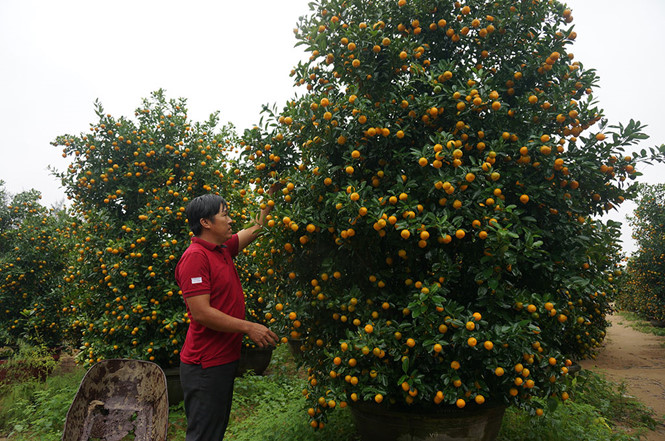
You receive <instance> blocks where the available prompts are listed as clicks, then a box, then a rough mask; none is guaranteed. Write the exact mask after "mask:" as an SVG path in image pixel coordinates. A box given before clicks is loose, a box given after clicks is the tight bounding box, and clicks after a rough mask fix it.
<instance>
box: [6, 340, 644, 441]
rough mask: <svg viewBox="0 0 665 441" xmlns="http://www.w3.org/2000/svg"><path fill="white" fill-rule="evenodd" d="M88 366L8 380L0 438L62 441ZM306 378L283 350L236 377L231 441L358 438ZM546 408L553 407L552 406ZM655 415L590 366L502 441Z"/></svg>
mask: <svg viewBox="0 0 665 441" xmlns="http://www.w3.org/2000/svg"><path fill="white" fill-rule="evenodd" d="M84 373H85V370H84V369H83V368H80V367H76V368H74V369H73V370H72V371H71V372H63V371H58V370H57V369H56V371H55V372H54V374H53V375H51V376H49V378H47V379H46V381H45V382H37V381H27V382H22V383H19V384H12V385H3V386H0V436H6V437H8V438H9V439H10V440H17V441H27V440H34V439H40V440H45V441H48V440H54V441H55V440H59V439H60V437H61V431H62V425H63V421H64V417H65V415H66V412H67V409H68V408H69V404H70V403H71V400H72V399H73V397H74V395H75V393H76V390H77V389H78V385H79V383H80V381H81V378H82V377H83V375H84ZM303 387H304V379H303V378H302V375H300V373H299V372H298V371H296V369H295V367H294V364H293V361H292V359H291V358H290V354H289V353H288V351H287V350H286V348H284V347H281V348H278V350H276V351H275V353H274V357H273V362H272V364H271V367H270V368H269V371H268V372H267V375H265V376H254V375H247V376H245V377H243V378H240V379H238V380H236V387H235V399H234V407H233V411H232V421H231V423H230V426H229V429H228V432H227V437H226V438H225V439H228V440H230V441H250V440H251V441H255V440H262V441H281V440H284V441H286V440H288V441H310V440H311V441H314V440H317V441H333V440H334V441H358V439H359V438H358V436H357V434H356V430H355V426H354V422H353V419H352V417H351V413H350V411H349V410H348V409H340V410H339V411H336V412H334V415H333V417H332V418H331V419H330V421H329V422H328V424H327V426H326V428H325V429H323V430H322V431H319V432H314V431H313V430H312V429H311V428H310V427H309V425H308V424H307V420H306V415H305V413H304V412H303V406H304V399H303V397H302V389H303ZM545 407H546V406H545ZM655 424H656V422H655V420H654V418H653V415H652V414H651V413H650V412H649V411H648V410H647V409H646V408H645V407H644V406H642V405H641V404H640V403H638V402H636V401H635V400H634V399H629V398H626V397H625V394H624V391H623V388H622V386H621V385H616V384H612V383H609V382H607V381H606V380H604V379H603V378H602V377H601V376H598V375H595V374H592V373H591V372H585V371H583V372H582V373H581V374H580V375H579V376H578V377H577V378H576V379H575V380H574V388H573V393H572V397H571V399H570V400H568V401H567V402H566V404H565V405H563V404H560V405H558V406H557V407H556V409H552V410H549V411H548V412H546V413H545V415H544V416H542V417H532V416H530V415H528V414H527V413H526V412H523V411H520V410H517V409H508V411H507V412H506V416H505V418H504V424H503V427H502V431H501V434H500V437H499V441H527V440H528V441H564V440H565V441H569V440H571V439H574V440H579V441H636V440H638V439H639V435H640V434H641V433H643V432H645V431H647V430H649V429H650V428H653V427H654V426H655ZM185 427H186V420H185V416H184V411H183V408H182V405H176V406H172V407H171V409H170V412H169V438H168V439H169V440H170V441H183V440H184V438H185Z"/></svg>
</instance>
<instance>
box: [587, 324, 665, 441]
mask: <svg viewBox="0 0 665 441" xmlns="http://www.w3.org/2000/svg"><path fill="white" fill-rule="evenodd" d="M609 321H610V322H611V323H612V326H611V327H610V328H609V329H608V331H607V339H606V340H605V345H604V348H603V349H602V350H601V352H600V353H599V354H598V357H597V358H596V359H595V360H585V361H583V362H582V363H581V364H582V367H583V368H584V369H589V370H592V371H597V372H599V373H603V374H605V375H606V377H607V378H608V379H609V380H611V381H613V382H615V383H621V382H622V381H623V382H624V383H625V384H626V386H627V389H628V393H630V394H631V395H633V396H635V397H636V398H638V399H639V400H640V401H641V402H642V403H644V404H646V405H647V406H649V407H651V408H653V410H654V411H655V412H656V415H657V416H658V417H662V416H664V415H665V338H664V337H657V336H655V335H651V334H643V333H641V332H639V331H636V330H634V329H633V328H631V327H630V326H628V324H627V320H626V319H624V318H622V317H621V316H611V317H609ZM645 441H665V426H663V425H661V426H660V428H659V430H657V431H656V432H650V433H648V435H647V437H646V439H645Z"/></svg>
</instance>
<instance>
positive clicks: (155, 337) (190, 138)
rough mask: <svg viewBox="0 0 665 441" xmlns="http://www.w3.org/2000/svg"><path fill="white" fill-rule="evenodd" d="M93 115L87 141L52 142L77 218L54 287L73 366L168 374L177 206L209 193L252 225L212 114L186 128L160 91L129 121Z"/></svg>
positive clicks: (179, 237) (174, 323) (177, 342)
mask: <svg viewBox="0 0 665 441" xmlns="http://www.w3.org/2000/svg"><path fill="white" fill-rule="evenodd" d="M96 113H97V116H98V117H99V121H98V122H97V123H95V124H92V125H91V127H90V132H89V133H84V134H81V135H79V136H74V135H65V136H61V137H59V138H58V139H57V140H56V141H55V142H54V145H56V146H61V147H63V156H66V157H70V158H71V159H72V162H71V164H70V166H69V168H68V169H67V170H66V171H64V172H60V173H58V176H59V177H60V178H61V179H62V183H63V185H64V187H65V189H66V192H67V195H68V197H69V198H70V199H71V200H72V208H73V211H74V213H75V214H76V215H77V216H78V223H77V229H76V240H75V243H74V252H75V261H73V262H72V264H71V266H70V267H69V272H68V274H66V277H65V279H64V280H65V282H66V286H67V292H68V295H69V297H70V298H72V299H74V302H73V303H72V304H71V306H70V309H71V310H72V312H73V313H74V315H75V320H74V321H73V323H72V325H71V326H72V328H74V329H75V330H76V331H77V332H79V333H80V335H81V339H82V351H81V359H82V361H84V362H86V363H93V362H95V361H98V360H100V359H103V358H118V357H127V358H136V359H146V360H153V361H156V362H158V363H160V364H161V365H163V366H169V365H170V364H176V363H177V362H178V352H179V350H180V348H181V346H182V344H183V342H184V337H185V332H186V330H187V323H188V319H187V316H186V314H185V304H184V302H183V300H182V297H181V295H180V294H179V288H178V286H177V284H176V282H175V276H174V272H175V266H176V263H177V262H178V259H179V258H180V256H181V254H182V253H183V252H184V250H185V249H186V247H187V246H188V245H189V242H190V231H189V227H188V225H187V222H186V215H185V206H186V205H187V203H188V201H190V200H191V199H193V198H194V197H196V196H199V195H201V194H204V193H209V192H213V193H218V194H221V195H222V196H223V197H225V198H226V200H227V201H228V202H229V204H230V207H231V209H232V217H233V218H234V219H235V221H236V222H237V224H238V225H242V224H243V223H244V222H245V221H249V220H250V219H252V215H251V214H250V210H251V202H252V201H250V200H249V199H248V197H247V196H248V193H247V191H246V190H243V189H242V188H241V183H240V181H239V180H238V179H237V178H236V175H237V172H239V170H237V169H235V168H234V167H233V164H232V161H231V158H232V156H233V149H234V148H235V147H234V146H235V144H234V141H235V135H234V131H233V128H232V127H230V126H223V127H221V128H217V123H218V117H217V115H216V114H213V115H211V117H210V119H209V120H208V121H205V122H201V123H198V122H196V123H195V122H191V121H190V120H189V119H188V117H187V108H186V102H185V100H184V99H179V100H167V99H166V98H165V96H164V93H163V92H162V91H161V90H160V91H158V92H155V93H153V94H152V96H151V98H150V99H146V100H144V101H143V104H142V106H141V107H139V108H138V109H137V110H136V112H135V114H134V117H135V118H134V119H130V118H125V117H120V118H115V117H113V116H112V115H110V114H106V113H105V112H104V110H103V108H102V106H101V104H99V103H98V104H97V105H96ZM236 156H237V155H236ZM240 266H241V268H243V265H240ZM257 297H258V296H257ZM250 309H253V308H250ZM261 315H263V314H261Z"/></svg>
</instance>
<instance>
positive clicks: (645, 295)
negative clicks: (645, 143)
mask: <svg viewBox="0 0 665 441" xmlns="http://www.w3.org/2000/svg"><path fill="white" fill-rule="evenodd" d="M639 193H640V195H639V197H638V199H637V208H636V209H635V212H634V213H633V217H632V218H631V221H630V223H631V225H632V227H633V238H634V239H635V240H636V241H637V246H638V249H637V251H636V252H635V253H634V254H633V255H632V256H631V257H630V258H629V259H628V262H627V264H626V267H625V269H624V271H623V273H622V274H621V277H620V280H621V284H620V286H621V292H620V295H619V298H618V299H617V305H618V306H619V307H621V308H625V309H628V310H630V311H635V312H638V313H639V314H641V315H642V316H644V317H645V318H647V319H650V320H659V321H663V320H665V209H664V208H665V184H658V185H643V186H641V187H640V192H639Z"/></svg>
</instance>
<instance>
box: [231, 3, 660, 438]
mask: <svg viewBox="0 0 665 441" xmlns="http://www.w3.org/2000/svg"><path fill="white" fill-rule="evenodd" d="M311 8H312V13H311V14H310V15H309V16H307V17H305V18H303V19H302V20H301V22H300V23H299V26H298V28H297V29H296V31H295V32H296V38H297V40H298V43H297V44H298V45H301V46H303V47H304V48H305V49H306V50H307V51H308V52H309V53H310V54H311V56H310V58H309V60H308V61H306V62H303V63H300V64H298V66H297V67H296V68H295V69H294V71H293V76H294V79H295V83H296V85H299V86H302V87H303V88H305V89H306V90H305V91H304V93H303V94H302V95H301V96H298V97H296V98H295V99H294V100H293V101H291V102H289V103H288V104H287V105H286V106H285V108H284V109H283V111H282V112H281V113H280V114H279V115H276V114H271V112H270V111H266V113H267V116H268V117H269V119H270V121H269V123H268V124H266V126H265V127H264V128H262V129H258V128H257V129H254V130H252V131H248V132H246V133H245V136H244V138H245V142H246V146H245V150H244V156H243V157H244V158H245V160H246V164H247V166H246V169H245V170H246V173H248V174H250V175H251V176H252V177H253V179H254V180H255V181H254V182H264V181H266V180H279V181H281V182H282V183H283V184H285V186H284V188H283V190H282V195H281V198H279V200H278V201H276V203H275V210H274V212H273V217H272V219H271V220H270V222H269V227H268V235H269V237H270V238H272V239H273V240H274V249H273V250H272V253H271V254H270V256H271V258H272V263H273V268H274V270H275V272H276V273H277V274H280V276H281V277H280V278H278V279H277V280H273V282H275V283H276V285H277V286H276V288H277V289H278V290H279V291H278V293H279V294H278V299H277V301H276V302H275V304H274V308H273V310H272V311H271V312H270V313H269V314H270V317H271V319H272V320H273V321H274V326H275V328H276V329H277V330H278V331H279V332H282V333H283V335H285V336H288V337H289V338H291V339H294V341H296V342H298V343H299V344H300V345H301V348H302V349H303V354H302V358H301V360H302V363H303V365H305V366H307V367H308V373H309V378H308V386H307V391H306V394H307V396H308V399H309V403H310V406H311V407H310V408H309V411H308V413H309V415H310V418H311V423H312V426H314V427H320V426H321V425H322V423H323V421H325V419H326V414H327V412H328V411H330V410H331V409H333V408H335V407H339V404H341V405H346V404H347V403H353V402H376V403H382V405H383V406H393V407H404V408H408V409H417V410H423V409H429V408H432V407H438V406H443V405H457V406H459V407H465V406H466V407H467V408H468V407H475V406H480V405H483V404H484V403H488V404H489V403H496V404H502V405H505V404H508V405H518V406H524V407H532V408H535V407H537V406H539V404H537V401H534V400H533V399H532V398H535V397H551V396H563V398H566V397H567V393H566V392H565V388H566V386H565V384H566V382H565V381H564V377H565V376H566V373H567V370H568V367H569V365H570V363H571V359H575V358H581V357H584V356H587V355H589V354H590V353H592V351H593V350H594V348H595V347H596V346H598V344H599V343H600V342H601V341H602V339H603V337H604V335H605V327H606V325H607V323H606V321H605V314H606V313H608V312H609V309H610V306H609V303H610V300H611V296H612V292H613V291H612V290H613V287H612V286H611V284H610V281H609V273H610V272H611V271H612V270H613V269H614V265H615V263H616V260H617V259H618V258H619V253H618V246H617V245H616V238H617V234H618V225H617V224H616V223H613V222H607V223H604V222H602V221H600V220H598V219H597V218H596V216H598V215H601V214H603V213H605V212H607V211H608V210H610V209H612V208H613V207H614V206H616V205H617V204H620V203H621V202H622V201H623V200H624V199H626V198H629V197H632V196H633V195H634V189H635V187H634V185H632V184H630V182H631V180H632V179H634V178H635V177H636V176H637V173H636V171H635V160H634V159H633V158H632V157H631V156H625V154H624V153H623V150H624V148H625V147H626V146H629V145H631V144H633V143H635V142H637V140H639V139H642V138H643V135H642V133H641V127H640V125H639V123H634V122H632V121H631V123H630V124H629V125H628V126H626V127H623V126H620V127H608V126H607V124H606V121H605V120H604V119H603V115H602V111H601V110H600V109H599V108H598V107H596V104H595V101H594V98H593V95H592V92H593V88H594V87H595V86H596V83H597V81H598V78H597V76H596V74H595V72H594V71H593V70H591V69H585V68H584V67H583V65H582V64H581V63H579V62H577V61H574V56H573V54H572V52H571V51H570V47H571V45H572V44H573V41H574V39H575V36H576V35H575V32H574V31H573V30H572V25H571V24H570V22H571V21H572V16H571V11H569V10H568V9H566V7H565V6H564V5H563V4H562V3H559V2H558V1H537V0H534V1H520V2H512V1H510V2H509V1H487V0H467V1H458V2H454V1H448V0H446V1H442V0H387V1H366V0H320V1H315V2H312V3H311ZM592 127H593V129H592ZM659 155H660V153H658V152H656V153H655V156H659ZM269 282H270V280H269ZM298 343H296V344H298ZM485 405H487V404H485ZM541 405H542V404H541Z"/></svg>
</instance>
